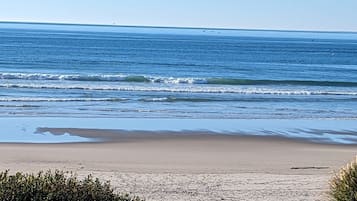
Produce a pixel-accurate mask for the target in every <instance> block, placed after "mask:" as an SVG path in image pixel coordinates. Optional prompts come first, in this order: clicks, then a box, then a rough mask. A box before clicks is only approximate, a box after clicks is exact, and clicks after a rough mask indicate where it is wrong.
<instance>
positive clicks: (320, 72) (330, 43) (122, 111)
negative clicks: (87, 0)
mask: <svg viewBox="0 0 357 201" xmlns="http://www.w3.org/2000/svg"><path fill="white" fill-rule="evenodd" d="M0 117H11V118H12V117H66V118H159V119H160V118H172V119H235V120H239V119H253V120H256V119H270V120H272V119H273V120H274V119H277V120H279V119H280V120H281V119H290V120H296V119H305V120H306V119H308V120H324V119H326V120H331V119H334V120H336V121H338V120H346V119H348V120H356V119H357V33H337V32H292V31H252V30H219V29H183V28H155V27H146V28H145V27H115V26H84V25H55V24H22V23H0ZM356 122H357V121H356ZM349 124H350V123H349Z"/></svg>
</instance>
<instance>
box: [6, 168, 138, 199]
mask: <svg viewBox="0 0 357 201" xmlns="http://www.w3.org/2000/svg"><path fill="white" fill-rule="evenodd" d="M0 200H2V201H139V200H140V199H139V198H138V197H135V196H130V195H128V194H116V193H114V190H113V188H112V187H111V185H110V183H109V182H100V181H99V179H98V178H93V177H92V176H91V175H89V176H87V177H86V178H84V179H82V180H80V179H78V178H77V177H76V176H75V175H74V174H72V173H67V172H63V171H59V170H56V171H47V172H39V173H38V174H25V173H21V172H18V173H16V174H13V175H11V174H10V173H9V171H4V172H1V173H0Z"/></svg>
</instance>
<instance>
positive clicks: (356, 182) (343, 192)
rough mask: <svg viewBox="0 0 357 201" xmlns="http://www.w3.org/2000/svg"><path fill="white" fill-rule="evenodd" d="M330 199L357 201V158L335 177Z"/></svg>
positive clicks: (332, 182)
mask: <svg viewBox="0 0 357 201" xmlns="http://www.w3.org/2000/svg"><path fill="white" fill-rule="evenodd" d="M330 197H331V199H332V200H334V201H357V157H356V159H355V161H352V162H351V163H349V164H347V165H346V166H345V167H343V168H342V169H341V170H340V171H339V172H338V173H337V174H336V175H335V176H334V177H333V179H332V180H331V182H330Z"/></svg>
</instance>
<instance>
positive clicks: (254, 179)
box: [0, 129, 357, 201]
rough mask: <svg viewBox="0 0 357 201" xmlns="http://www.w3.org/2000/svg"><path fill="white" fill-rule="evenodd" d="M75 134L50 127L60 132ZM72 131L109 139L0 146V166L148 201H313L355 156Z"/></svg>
mask: <svg viewBox="0 0 357 201" xmlns="http://www.w3.org/2000/svg"><path fill="white" fill-rule="evenodd" d="M47 131H48V129H47ZM70 131H71V130H68V129H67V130H56V129H53V130H51V132H52V133H54V134H57V135H59V134H61V133H62V132H70ZM73 133H76V135H80V136H87V137H96V136H98V135H100V134H102V136H106V139H107V141H106V142H99V143H73V144H1V146H0V168H1V170H5V169H10V170H11V171H13V172H14V171H25V172H36V171H39V170H47V169H61V170H66V171H67V170H68V171H73V172H75V173H77V174H78V175H79V176H83V175H86V174H93V175H94V176H97V177H100V178H101V179H102V180H110V181H111V183H112V184H113V185H114V186H115V187H116V188H117V190H118V191H121V192H131V193H133V194H136V195H139V196H141V197H142V198H145V199H146V200H148V201H160V200H172V201H178V200H182V201H184V200H185V201H186V200H193V201H198V200H271V201H277V200H285V201H286V200H288V201H293V200H314V201H316V200H326V199H327V197H326V196H327V195H326V191H327V189H328V181H329V179H330V178H331V177H332V175H333V173H334V171H336V170H338V169H339V168H340V167H341V166H343V165H344V164H345V163H347V162H348V161H350V160H351V159H353V158H354V156H355V155H356V153H357V147H356V146H349V145H323V144H314V143H309V142H301V141H296V140H288V139H282V138H275V137H243V136H229V135H213V134H198V133H191V134H190V133H186V134H185V135H181V136H179V135H165V133H161V134H158V135H150V134H148V135H143V134H141V133H138V134H136V135H134V134H133V133H131V134H129V133H126V134H122V135H117V134H116V135H114V133H113V132H111V131H102V132H101V131H99V130H85V129H83V130H74V131H72V134H73ZM114 136H116V137H114ZM108 139H110V141H109V140H108Z"/></svg>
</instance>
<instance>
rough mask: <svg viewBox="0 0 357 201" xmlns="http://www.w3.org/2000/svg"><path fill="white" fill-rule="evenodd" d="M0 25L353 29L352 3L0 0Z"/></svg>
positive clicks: (356, 23) (356, 5)
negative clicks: (6, 23)
mask: <svg viewBox="0 0 357 201" xmlns="http://www.w3.org/2000/svg"><path fill="white" fill-rule="evenodd" d="M0 3H1V4H0V21H26V22H60V23H85V24H117V25H144V26H176V27H215V28H243V29H283V30H325V31H326V30H328V31H357V11H356V10H357V0H0Z"/></svg>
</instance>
